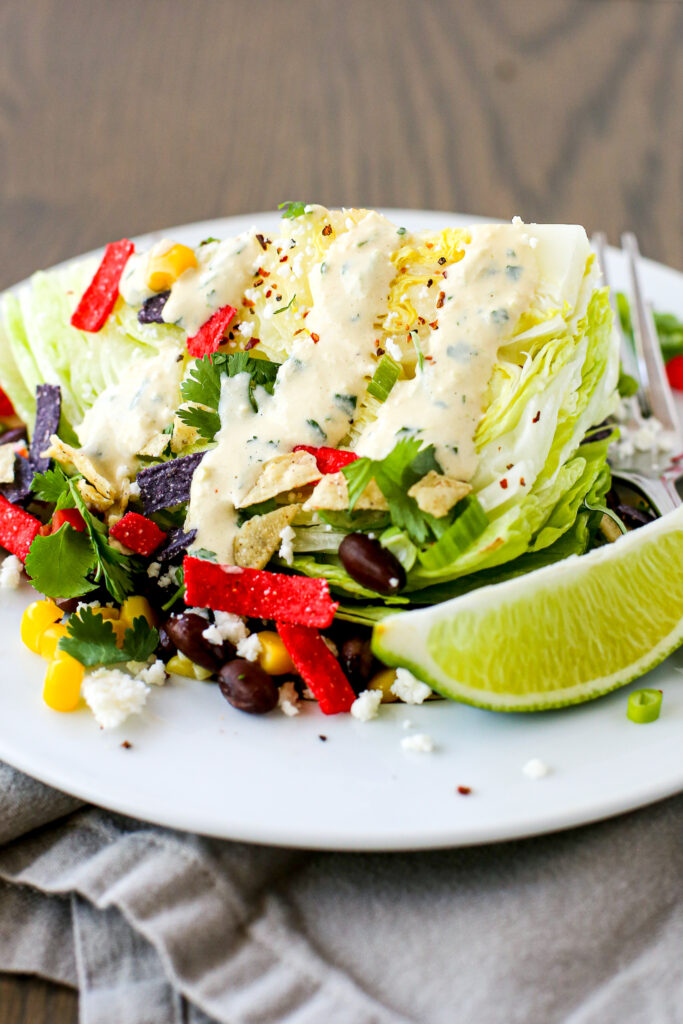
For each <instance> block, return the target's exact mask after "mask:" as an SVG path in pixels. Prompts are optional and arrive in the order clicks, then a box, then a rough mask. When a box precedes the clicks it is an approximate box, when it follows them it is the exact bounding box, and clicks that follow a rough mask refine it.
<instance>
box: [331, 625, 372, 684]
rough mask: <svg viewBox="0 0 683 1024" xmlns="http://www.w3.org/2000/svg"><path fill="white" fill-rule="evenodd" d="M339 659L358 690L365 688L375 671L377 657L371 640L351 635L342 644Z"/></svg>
mask: <svg viewBox="0 0 683 1024" xmlns="http://www.w3.org/2000/svg"><path fill="white" fill-rule="evenodd" d="M339 660H340V662H341V665H342V668H343V669H344V673H345V674H346V676H347V678H348V680H349V682H350V683H351V686H352V687H353V688H354V690H356V691H357V692H358V690H359V689H360V690H362V689H365V684H366V683H367V682H368V680H369V679H370V678H371V677H372V675H373V674H374V671H375V657H374V655H373V653H372V650H371V649H370V641H369V640H363V639H362V638H361V637H359V636H352V637H349V639H348V640H345V641H344V643H343V644H342V645H341V648H340V650H339Z"/></svg>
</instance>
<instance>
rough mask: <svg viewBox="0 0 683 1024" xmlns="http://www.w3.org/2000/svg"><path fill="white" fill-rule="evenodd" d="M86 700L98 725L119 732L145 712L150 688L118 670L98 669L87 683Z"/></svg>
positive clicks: (84, 691) (87, 678)
mask: <svg viewBox="0 0 683 1024" xmlns="http://www.w3.org/2000/svg"><path fill="white" fill-rule="evenodd" d="M81 692H82V694H83V698H84V699H85V702H86V704H87V705H88V707H89V708H90V710H91V711H92V713H93V715H94V716H95V719H96V721H97V724H98V725H99V726H101V727H102V728H103V729H116V728H117V726H119V725H122V723H123V722H125V720H126V719H127V718H128V716H129V715H135V714H138V713H139V712H140V711H142V709H143V707H144V706H145V703H146V701H147V695H148V693H149V687H148V686H146V685H145V683H144V682H143V681H142V680H141V679H135V678H134V677H133V676H130V675H128V673H127V672H121V670H120V669H117V668H98V669H97V670H96V671H95V672H91V673H90V674H89V675H87V676H86V677H85V679H84V680H83V687H82V691H81Z"/></svg>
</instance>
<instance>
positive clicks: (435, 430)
mask: <svg viewBox="0 0 683 1024" xmlns="http://www.w3.org/2000/svg"><path fill="white" fill-rule="evenodd" d="M471 235H472V241H471V243H470V244H469V245H467V246H466V248H465V256H464V257H463V259H462V260H460V262H459V263H455V264H452V265H451V266H449V267H448V268H447V277H446V278H445V279H444V280H442V281H440V282H439V285H438V287H435V288H434V289H433V291H434V292H435V293H437V294H436V295H435V296H434V300H435V302H440V303H441V306H440V308H434V309H433V313H432V316H433V318H434V320H437V321H438V327H436V328H435V329H432V330H431V331H430V333H429V335H428V337H427V339H426V341H423V342H422V343H421V347H422V349H423V355H424V356H425V357H426V358H425V361H424V366H423V369H422V370H420V368H419V367H418V368H417V370H416V375H415V377H414V378H413V379H412V380H405V381H398V382H397V383H396V384H395V385H394V387H393V389H392V391H391V393H390V395H389V397H388V399H387V400H386V402H384V404H383V405H382V407H381V409H380V410H379V413H378V416H377V419H376V420H375V421H374V422H373V423H371V424H370V425H369V427H367V428H366V429H365V430H364V431H363V433H362V434H361V436H360V438H359V439H358V442H357V444H356V450H357V451H358V453H359V455H367V456H370V457H372V458H376V459H380V458H384V457H385V456H386V455H388V454H389V452H390V451H391V450H392V448H393V447H394V445H395V444H396V442H397V440H399V439H400V438H401V437H403V436H408V435H414V436H415V437H417V438H419V439H420V440H421V441H423V442H424V443H425V444H433V445H434V447H435V450H436V457H437V459H438V461H439V463H440V465H441V468H442V469H443V471H444V473H446V474H448V475H450V476H454V477H457V478H458V479H460V480H469V479H470V478H471V476H472V475H473V474H474V472H475V470H476V468H477V454H476V450H475V445H474V434H475V431H476V428H477V424H478V423H479V420H480V418H481V415H482V412H483V400H484V396H485V394H486V390H487V387H488V383H489V380H490V378H491V373H492V371H493V368H494V366H495V364H496V361H497V358H498V350H499V348H500V347H501V346H502V345H504V344H505V342H506V340H508V339H509V338H510V337H511V335H512V333H513V331H514V328H515V326H516V324H517V321H518V320H519V317H520V315H521V314H522V313H523V312H524V311H525V310H526V309H528V308H529V306H530V305H531V300H532V298H533V296H534V294H535V292H536V289H537V287H538V283H539V268H538V261H537V259H536V255H535V251H534V249H533V248H532V247H531V246H530V244H529V241H528V240H527V241H526V242H524V241H523V240H522V237H521V235H522V232H521V231H520V230H519V228H518V227H517V226H516V225H511V224H500V225H498V224H489V225H484V226H482V227H478V228H473V229H472V232H471ZM439 293H442V295H441V298H438V296H439Z"/></svg>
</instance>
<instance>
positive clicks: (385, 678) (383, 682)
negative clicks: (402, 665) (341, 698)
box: [367, 668, 398, 704]
mask: <svg viewBox="0 0 683 1024" xmlns="http://www.w3.org/2000/svg"><path fill="white" fill-rule="evenodd" d="M395 679H396V669H395V668H383V669H381V671H379V672H377V674H376V675H374V676H373V677H372V679H371V680H370V682H369V683H368V685H367V689H368V690H381V691H382V704H393V703H394V701H397V700H398V697H397V696H396V694H395V693H392V692H391V686H392V683H393V682H394V681H395Z"/></svg>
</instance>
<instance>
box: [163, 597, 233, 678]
mask: <svg viewBox="0 0 683 1024" xmlns="http://www.w3.org/2000/svg"><path fill="white" fill-rule="evenodd" d="M209 625H210V623H209V622H208V621H207V620H206V619H205V618H203V617H202V616H201V615H195V613H194V612H183V614H182V615H172V616H171V617H170V619H167V620H166V622H165V623H164V629H165V631H166V633H167V635H168V637H169V638H170V640H171V642H172V643H174V644H175V645H176V647H177V648H178V650H179V651H181V652H182V653H183V654H184V655H185V657H186V658H189V659H190V661H194V663H195V664H196V665H201V666H202V668H206V669H208V670H209V671H210V672H218V669H219V668H220V667H221V665H222V664H223V663H224V662H225V661H227V660H228V659H229V658H230V657H232V656H233V654H234V652H235V648H234V647H233V646H232V644H229V643H224V644H220V645H218V644H212V643H209V641H208V640H207V639H206V637H204V636H202V633H203V632H204V630H205V629H207V627H208V626H209Z"/></svg>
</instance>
